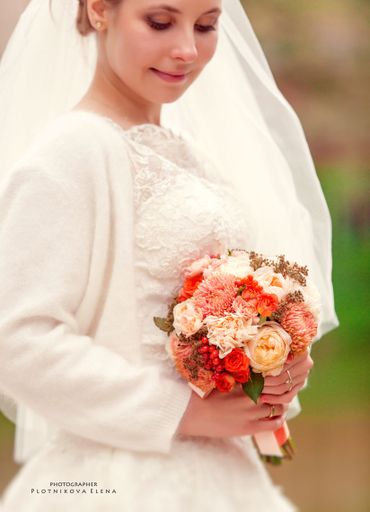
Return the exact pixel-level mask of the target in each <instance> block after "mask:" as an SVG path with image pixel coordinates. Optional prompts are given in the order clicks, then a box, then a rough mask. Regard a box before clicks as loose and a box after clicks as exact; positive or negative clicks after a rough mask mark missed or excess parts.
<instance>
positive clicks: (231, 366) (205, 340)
mask: <svg viewBox="0 0 370 512" xmlns="http://www.w3.org/2000/svg"><path fill="white" fill-rule="evenodd" d="M319 310H320V308H319V294H318V290H317V289H316V287H315V286H314V285H313V284H312V282H310V281H309V279H308V269H307V267H302V266H299V265H298V264H297V263H291V262H289V261H287V260H286V258H285V256H277V257H273V258H268V257H265V256H264V255H261V254H257V253H255V252H249V251H245V250H241V249H237V250H229V251H228V254H219V255H215V256H209V255H205V256H204V257H202V258H200V259H197V260H196V261H194V262H193V263H192V264H191V265H190V266H189V267H187V268H186V270H185V280H184V282H183V286H182V288H181V289H180V290H179V293H178V294H177V296H176V297H174V300H173V301H172V303H171V304H170V305H169V307H168V315H167V318H159V317H154V322H155V324H156V326H157V327H159V328H160V329H161V330H163V331H165V332H167V334H168V336H169V340H168V343H167V351H168V352H169V354H170V356H171V358H172V360H173V362H174V365H175V367H176V369H177V371H178V372H179V373H180V374H181V376H182V377H183V378H184V379H185V380H186V381H187V382H188V384H189V386H190V387H191V388H192V389H193V390H194V391H195V392H196V393H198V395H199V396H200V397H202V398H206V397H207V396H208V395H209V393H211V392H212V391H213V390H218V391H220V392H223V393H227V392H230V391H232V390H233V389H234V387H235V386H237V385H240V386H242V389H243V391H244V392H245V393H246V395H248V396H249V397H250V398H251V399H252V400H254V402H255V403H257V400H258V397H259V396H260V394H261V393H262V390H263V387H264V377H266V376H268V375H271V376H276V375H279V374H280V373H281V371H282V370H283V367H284V364H285V363H286V361H287V360H290V359H291V358H293V357H295V356H296V355H298V354H300V353H303V352H305V351H306V350H307V349H308V347H309V346H310V344H311V343H312V341H313V339H314V337H315V335H316V333H317V324H318V317H319ZM254 442H255V444H256V446H257V448H258V451H259V453H260V456H261V457H262V458H263V459H264V460H266V461H268V462H273V463H280V462H281V461H282V459H283V458H292V455H293V453H294V452H293V446H292V440H291V438H290V434H289V429H288V426H287V424H286V422H285V423H284V425H283V426H282V427H281V428H280V429H279V430H278V431H275V432H263V433H258V434H255V435H254Z"/></svg>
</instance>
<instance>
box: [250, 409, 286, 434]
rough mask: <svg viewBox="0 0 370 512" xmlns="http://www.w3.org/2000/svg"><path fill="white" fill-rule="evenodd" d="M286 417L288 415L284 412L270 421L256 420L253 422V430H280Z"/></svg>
mask: <svg viewBox="0 0 370 512" xmlns="http://www.w3.org/2000/svg"><path fill="white" fill-rule="evenodd" d="M285 419H286V415H285V414H283V415H281V416H277V417H276V418H273V419H272V420H269V421H255V422H251V423H252V424H253V430H254V432H255V433H257V432H266V431H270V432H275V430H278V429H279V428H280V427H281V426H282V425H283V424H284V421H285Z"/></svg>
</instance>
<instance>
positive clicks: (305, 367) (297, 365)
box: [261, 351, 314, 405]
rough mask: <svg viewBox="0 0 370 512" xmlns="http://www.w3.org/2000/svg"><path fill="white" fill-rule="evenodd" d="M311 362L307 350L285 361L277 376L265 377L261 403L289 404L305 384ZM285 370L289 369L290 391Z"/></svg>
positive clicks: (311, 365)
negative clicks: (290, 378)
mask: <svg viewBox="0 0 370 512" xmlns="http://www.w3.org/2000/svg"><path fill="white" fill-rule="evenodd" d="M313 364H314V363H313V360H312V358H311V356H310V354H309V352H308V351H307V352H305V353H304V354H302V355H300V356H298V357H295V358H294V359H293V360H292V361H290V362H289V363H286V364H285V365H284V368H283V371H282V372H281V374H280V375H278V376H277V377H265V385H264V388H263V390H262V395H261V400H262V403H268V404H274V405H275V404H289V403H290V402H291V401H292V400H293V398H294V397H295V396H296V395H297V394H298V392H299V391H300V390H301V389H302V388H303V386H304V385H305V381H306V379H307V377H308V375H309V373H310V371H311V369H312V367H313ZM286 370H289V372H290V375H291V377H292V381H293V388H292V389H291V391H289V388H290V386H291V384H289V383H287V381H288V380H289V376H288V374H287V371H286Z"/></svg>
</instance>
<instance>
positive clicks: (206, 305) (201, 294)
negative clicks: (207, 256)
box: [193, 272, 236, 316]
mask: <svg viewBox="0 0 370 512" xmlns="http://www.w3.org/2000/svg"><path fill="white" fill-rule="evenodd" d="M193 297H194V300H195V304H196V305H197V306H198V307H200V308H201V310H202V311H203V314H204V316H208V315H214V316H223V315H224V314H225V313H226V312H228V311H231V310H232V304H233V301H234V299H235V297H236V287H235V283H234V278H233V276H231V275H228V274H221V273H219V272H215V273H214V274H211V275H210V276H209V277H207V278H206V279H204V280H203V281H202V282H201V283H200V284H199V286H198V288H197V289H196V290H195V292H194V296H193Z"/></svg>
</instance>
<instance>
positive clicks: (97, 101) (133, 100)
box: [74, 66, 161, 127]
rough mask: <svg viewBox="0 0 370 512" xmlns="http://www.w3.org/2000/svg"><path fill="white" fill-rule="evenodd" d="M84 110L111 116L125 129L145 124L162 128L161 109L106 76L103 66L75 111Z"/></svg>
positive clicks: (121, 83) (116, 79) (96, 72)
mask: <svg viewBox="0 0 370 512" xmlns="http://www.w3.org/2000/svg"><path fill="white" fill-rule="evenodd" d="M80 108H82V109H89V110H94V111H95V112H97V113H99V114H102V115H105V116H108V117H110V118H112V119H113V120H115V121H116V122H118V123H119V124H121V125H122V126H123V127H129V126H132V125H136V124H144V123H150V124H157V125H159V126H160V113H161V105H157V104H153V103H149V102H147V101H145V100H143V98H140V97H139V96H138V95H136V94H135V92H134V91H132V90H130V89H129V88H128V87H126V86H125V84H123V82H122V81H121V80H119V79H118V78H115V77H114V76H113V77H111V76H109V77H108V76H106V74H105V73H104V72H103V71H102V70H100V69H99V66H97V69H96V71H95V75H94V78H93V81H92V83H91V85H90V87H89V89H88V91H87V92H86V94H85V95H84V96H83V98H82V99H81V100H80V102H79V103H78V104H77V105H76V106H75V107H74V110H77V109H80Z"/></svg>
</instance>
